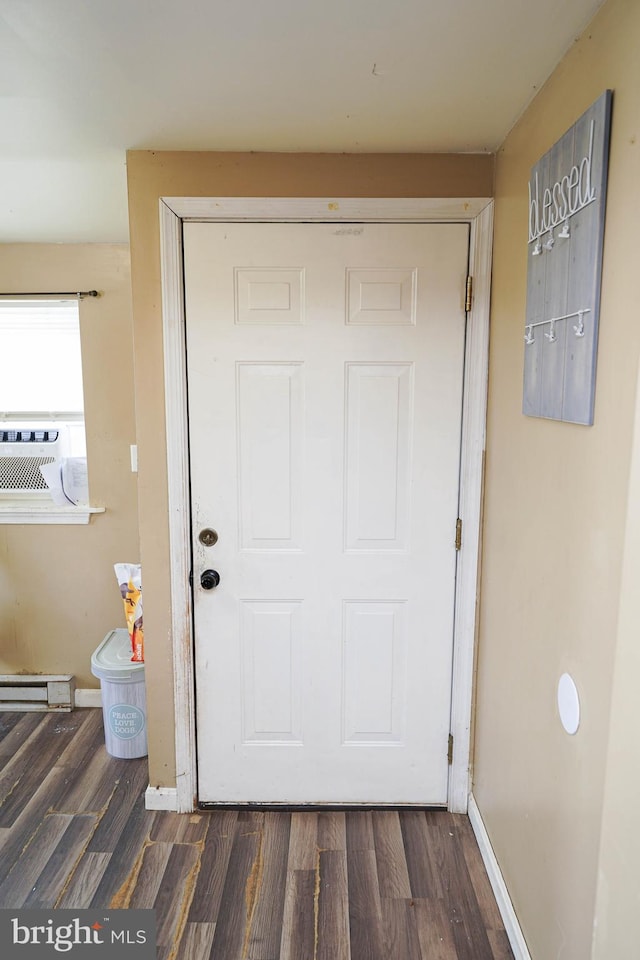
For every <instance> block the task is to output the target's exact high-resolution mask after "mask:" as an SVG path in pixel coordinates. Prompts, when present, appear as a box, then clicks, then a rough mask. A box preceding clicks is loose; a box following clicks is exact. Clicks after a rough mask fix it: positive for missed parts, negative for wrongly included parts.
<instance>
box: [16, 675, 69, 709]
mask: <svg viewBox="0 0 640 960" xmlns="http://www.w3.org/2000/svg"><path fill="white" fill-rule="evenodd" d="M75 690H76V681H75V677H73V676H71V674H68V673H65V674H57V673H56V674H47V673H43V674H35V675H28V674H20V673H18V674H13V675H12V674H8V675H7V674H4V675H3V674H0V711H7V710H15V711H25V712H26V711H29V712H31V711H35V710H52V711H59V712H62V713H65V712H67V713H68V712H69V711H70V710H73V708H74V706H75Z"/></svg>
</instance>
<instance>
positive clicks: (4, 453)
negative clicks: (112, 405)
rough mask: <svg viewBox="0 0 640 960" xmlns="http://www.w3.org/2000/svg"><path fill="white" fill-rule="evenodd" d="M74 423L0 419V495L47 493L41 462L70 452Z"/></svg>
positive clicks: (58, 458) (46, 495) (52, 459)
mask: <svg viewBox="0 0 640 960" xmlns="http://www.w3.org/2000/svg"><path fill="white" fill-rule="evenodd" d="M75 426H76V425H75V424H72V423H69V422H64V421H54V420H40V421H37V420H21V421H18V420H15V421H8V420H0V496H3V495H4V496H11V497H29V498H33V497H34V496H36V497H37V496H42V497H44V498H46V497H48V496H49V490H48V487H47V484H46V483H45V481H44V478H43V476H42V474H41V473H40V469H39V468H40V467H41V466H43V465H44V464H45V463H54V462H55V461H58V460H61V459H62V457H69V456H71V455H72V446H73V432H74V427H75Z"/></svg>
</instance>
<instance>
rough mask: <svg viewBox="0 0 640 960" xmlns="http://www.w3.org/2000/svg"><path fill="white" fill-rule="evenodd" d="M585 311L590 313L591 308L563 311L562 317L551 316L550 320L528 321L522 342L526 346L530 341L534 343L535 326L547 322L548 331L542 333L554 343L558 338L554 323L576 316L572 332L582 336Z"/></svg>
mask: <svg viewBox="0 0 640 960" xmlns="http://www.w3.org/2000/svg"><path fill="white" fill-rule="evenodd" d="M586 313H591V310H589V309H584V310H575V311H574V312H573V313H565V315H564V316H563V317H552V318H551V319H550V320H538V321H536V322H535V323H528V324H527V325H526V327H525V328H524V331H525V333H524V342H525V343H526V344H527V346H528V345H529V344H530V343H535V342H536V338H535V335H534V332H533V331H534V330H535V328H536V327H544V326H546V325H547V324H548V325H549V332H548V333H547V332H546V331H545V334H544V335H545V337H546V339H547V340H548V341H549V343H555V342H556V340H557V339H558V336H557V334H556V323H560V321H561V320H571V319H572V318H573V317H577V318H578V322H577V323H574V325H573V332H574V333H575V335H576V337H584V334H585V330H584V317H585V314H586Z"/></svg>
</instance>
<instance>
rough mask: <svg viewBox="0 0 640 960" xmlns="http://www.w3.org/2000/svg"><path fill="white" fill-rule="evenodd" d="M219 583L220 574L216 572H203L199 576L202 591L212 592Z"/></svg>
mask: <svg viewBox="0 0 640 960" xmlns="http://www.w3.org/2000/svg"><path fill="white" fill-rule="evenodd" d="M219 583H220V574H219V573H218V571H217V570H205V571H204V573H202V574H200V586H201V587H202V589H203V590H213V588H214V587H217V586H218V584H219Z"/></svg>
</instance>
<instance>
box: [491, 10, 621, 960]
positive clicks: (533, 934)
mask: <svg viewBox="0 0 640 960" xmlns="http://www.w3.org/2000/svg"><path fill="white" fill-rule="evenodd" d="M638 37H640V5H638V4H637V3H636V2H633V0H610V2H609V3H607V4H606V5H605V6H604V7H603V9H602V10H601V12H600V14H599V15H598V17H597V18H596V19H595V20H594V21H593V23H592V25H591V27H590V28H589V29H588V30H587V31H586V32H585V34H584V35H583V37H582V38H581V39H580V40H579V41H578V42H577V43H576V44H575V45H574V46H573V48H572V49H571V51H570V52H569V53H568V55H567V56H566V58H565V59H564V60H563V62H562V63H561V64H560V66H559V67H558V69H557V70H556V71H555V73H554V75H553V76H552V78H551V79H550V80H549V81H548V83H547V84H546V85H545V87H544V88H543V90H542V91H541V93H540V94H539V95H538V96H537V98H536V100H535V101H534V103H533V105H532V106H531V107H530V108H529V109H528V110H527V111H526V113H525V115H524V116H523V118H522V119H521V121H520V122H519V123H518V124H517V126H516V127H515V129H514V130H513V131H512V133H511V134H510V136H509V137H508V138H507V140H506V142H505V143H504V145H503V147H502V148H501V150H500V151H499V154H498V157H497V167H496V222H495V248H494V275H493V294H492V327H491V356H490V380H489V413H488V448H487V469H486V497H485V522H484V557H483V568H482V592H481V608H480V609H481V615H480V638H479V662H478V687H477V711H476V749H475V773H474V788H473V789H474V793H475V796H476V799H477V802H478V806H479V808H480V811H481V814H482V816H483V818H484V821H485V824H486V826H487V829H488V832H489V835H490V837H491V840H492V843H493V845H494V849H495V852H496V855H497V857H498V861H499V863H500V866H501V868H502V871H503V873H504V876H505V879H506V882H507V886H508V888H509V891H510V894H511V897H512V899H513V902H514V905H515V908H516V911H517V913H518V916H519V919H520V922H521V925H522V927H523V931H524V934H525V937H526V939H527V941H528V943H529V946H530V949H531V954H532V956H533V957H534V958H535V960H551V958H556V957H562V958H563V960H584V958H586V957H589V956H591V941H592V927H593V919H594V909H595V898H596V885H597V878H598V862H599V856H600V831H601V821H602V814H603V793H604V784H605V771H606V766H607V756H608V752H609V739H608V729H609V715H610V710H611V706H612V681H613V671H614V662H615V656H616V644H617V635H618V606H619V601H620V591H621V576H622V556H623V546H624V541H625V527H626V523H627V496H628V492H629V469H630V459H631V451H632V442H633V428H634V414H635V393H636V377H637V369H638V356H639V353H640V325H638V322H637V316H636V311H635V306H634V305H635V295H634V294H635V290H634V288H635V284H636V278H637V274H638V242H637V237H636V232H637V223H638V216H637V214H638V203H639V199H640V181H639V179H638V169H639V168H638V162H639V159H640V157H639V154H638V150H639V147H638V144H637V142H636V138H637V135H638V133H640V131H639V129H638V121H639V113H638V102H639V101H638V91H639V90H640V59H639V58H638V56H637V50H636V46H637V40H638ZM607 87H610V88H613V89H614V91H615V92H614V106H613V132H612V144H611V157H610V172H609V196H608V204H607V219H606V236H605V258H604V273H603V291H602V312H601V324H600V346H599V355H598V372H597V387H596V409H595V425H594V426H593V427H579V426H573V425H570V424H564V423H558V422H551V421H543V420H538V419H532V418H527V417H523V416H522V414H521V412H520V411H521V396H522V373H523V369H522V368H523V328H524V319H525V301H526V264H527V212H528V211H527V182H528V177H529V172H530V168H531V166H532V165H533V163H534V162H535V161H536V160H537V159H538V158H539V157H540V155H541V154H543V153H544V152H545V151H546V150H547V149H548V148H549V147H550V146H552V144H553V143H554V142H555V141H556V140H557V139H558V138H559V137H560V136H561V135H562V134H563V133H564V132H565V130H566V129H567V128H568V127H569V126H570V125H571V124H572V123H573V122H574V121H575V120H576V119H577V118H578V116H579V115H580V114H581V113H582V112H583V111H584V110H585V109H586V108H587V107H588V106H589V105H590V104H591V103H592V102H593V101H594V100H595V99H596V98H597V97H598V96H599V95H600V94H601V93H602V92H603V90H605V89H606V88H607ZM632 562H633V561H632V560H631V559H629V563H632ZM633 569H634V572H635V573H636V578H635V582H636V583H637V574H638V573H640V571H638V564H637V558H636V559H635V566H634V568H633ZM636 592H637V591H636ZM627 616H628V614H627ZM636 619H637V615H636ZM629 652H630V651H629V650H627V653H629ZM625 662H626V661H625ZM628 663H629V667H630V668H631V669H633V670H634V671H635V674H634V675H635V678H636V680H637V679H639V678H638V675H637V662H636V658H635V657H633V656H629V657H628ZM565 670H566V671H569V672H570V673H571V674H572V675H573V676H574V678H575V680H576V683H577V685H578V689H579V692H580V696H581V701H582V711H583V713H582V725H581V727H580V730H579V732H578V734H577V735H576V736H575V737H568V736H567V735H566V734H565V733H564V731H563V730H562V728H561V726H560V722H559V719H558V716H557V708H556V705H555V697H556V686H557V682H558V679H559V677H560V675H561V673H562V672H563V671H565ZM614 689H616V688H614ZM636 863H637V861H636ZM634 884H635V888H636V889H637V880H636V879H635V878H634ZM636 911H637V904H636ZM635 949H636V951H637V942H636V945H635ZM631 955H632V954H631V953H629V952H626V953H621V952H616V951H615V950H614V951H613V952H611V951H610V952H607V950H605V951H604V952H603V953H601V957H602V958H603V960H604V958H605V956H606V957H607V958H613V957H615V958H616V960H622V958H623V957H630V956H631ZM636 955H637V953H634V954H633V956H636Z"/></svg>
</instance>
